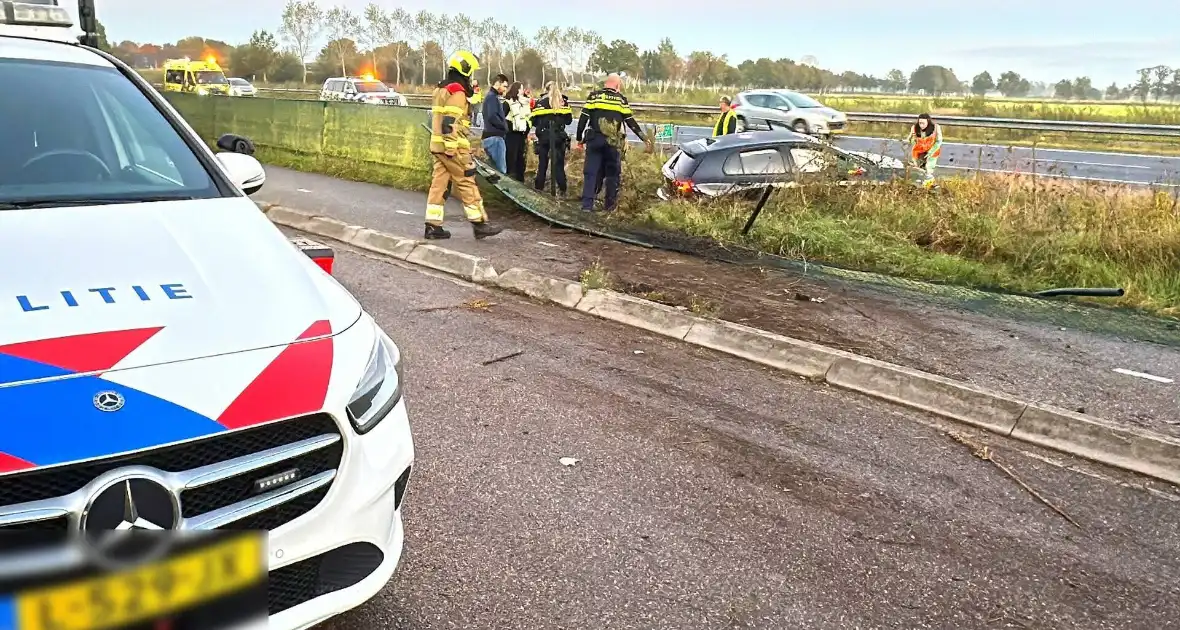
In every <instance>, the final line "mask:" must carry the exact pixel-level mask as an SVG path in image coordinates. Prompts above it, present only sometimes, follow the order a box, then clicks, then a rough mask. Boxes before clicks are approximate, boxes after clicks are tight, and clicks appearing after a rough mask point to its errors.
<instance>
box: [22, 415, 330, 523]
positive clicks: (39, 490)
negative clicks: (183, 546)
mask: <svg viewBox="0 0 1180 630" xmlns="http://www.w3.org/2000/svg"><path fill="white" fill-rule="evenodd" d="M342 457H343V442H342V436H341V434H340V429H339V427H338V426H337V424H336V422H335V421H334V420H333V419H332V417H331V416H329V415H328V414H322V413H321V414H313V415H308V416H302V417H298V418H292V419H290V420H283V421H279V422H273V423H269V424H266V425H262V426H259V427H253V428H249V429H242V430H237V431H232V432H227V433H221V434H217V435H213V436H210V437H206V438H201V439H198V440H192V441H189V442H184V443H181V444H175V445H172V446H165V447H161V448H156V449H152V450H149V451H143V452H139V453H134V454H129V455H121V456H116V457H110V458H107V459H103V460H97V461H92V462H86V463H82V464H72V465H66V466H60V467H54V468H49V469H45V470H32V471H29V472H26V473H18V474H14V475H10V476H6V477H0V533H9V532H44V533H47V534H49V533H54V532H59V533H62V534H64V533H65V532H66V531H67V530H68V526H69V524H70V522H72V521H74V520H75V519H77V518H78V513H79V512H80V510H81V509H82V508H83V507H84V506H85V502H86V500H87V498H88V497H87V496H86V494H85V493H84V492H83V491H82V490H83V488H84V487H85V486H86V485H87V484H89V483H90V482H91V481H93V480H94V479H95V478H97V477H98V476H100V475H102V474H104V473H107V472H110V471H113V470H117V469H120V468H125V467H129V466H138V467H149V468H154V469H156V470H159V471H163V472H165V473H171V475H170V479H172V480H173V485H174V490H175V491H177V492H179V494H180V502H181V506H182V515H183V517H184V518H185V522H184V527H186V528H190V529H265V530H272V529H275V528H277V527H279V526H281V525H283V524H285V523H288V522H290V521H291V520H294V519H296V518H298V517H300V516H302V515H304V514H306V513H307V512H309V511H310V510H311V509H313V508H314V507H315V506H316V505H318V504H319V502H320V501H322V500H323V498H324V496H326V495H327V492H328V489H329V487H330V486H331V484H332V482H333V481H334V479H335V475H336V469H337V468H338V467H339V465H340V461H341V459H342ZM289 471H297V476H296V478H295V479H294V480H293V481H291V482H290V483H288V484H287V485H285V486H281V487H278V488H276V489H273V490H269V491H266V492H261V493H260V492H257V491H256V490H255V487H254V483H255V480H258V479H264V478H267V477H270V476H273V475H279V474H282V473H285V472H289Z"/></svg>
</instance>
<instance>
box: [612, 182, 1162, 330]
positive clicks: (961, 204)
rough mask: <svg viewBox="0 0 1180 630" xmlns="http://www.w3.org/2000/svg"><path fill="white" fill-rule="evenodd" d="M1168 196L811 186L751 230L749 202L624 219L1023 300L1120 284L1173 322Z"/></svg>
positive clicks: (1130, 297) (1013, 187)
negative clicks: (1014, 294) (745, 229)
mask: <svg viewBox="0 0 1180 630" xmlns="http://www.w3.org/2000/svg"><path fill="white" fill-rule="evenodd" d="M1176 195H1177V192H1175V190H1174V189H1173V190H1172V191H1163V190H1156V191H1153V190H1146V189H1136V188H1131V187H1123V186H1111V185H1101V184H1091V183H1078V182H1074V181H1065V180H1044V179H1035V178H1030V177H1027V176H1009V175H1003V176H1001V175H990V174H979V175H975V176H970V177H965V178H956V179H949V180H945V181H943V186H942V192H941V193H929V192H926V191H923V190H921V189H919V188H916V187H914V186H912V185H909V184H905V183H902V182H898V183H896V184H893V185H886V186H875V187H859V188H858V187H847V186H836V185H831V184H823V183H816V184H811V185H806V186H803V187H801V188H797V189H792V190H784V191H779V192H776V193H775V196H773V197H772V200H771V203H770V204H768V206H767V208H766V209H765V210H764V211H763V213H762V215H761V216H760V217H759V219H758V222H757V223H756V224H755V227H754V229H753V230H751V232H750V233H749V234H748V235H746V236H742V235H741V228H742V226H743V225H744V223H745V221H746V219H747V218H748V217H749V214H750V212H751V210H752V204H750V203H743V202H733V201H718V202H713V203H694V202H674V203H648V204H643V205H642V206H641V207H639V206H634V205H633V206H629V207H624V208H623V209H622V213H623V214H624V215H625V217H626V220H627V221H630V222H635V223H642V224H648V225H655V226H659V227H662V228H664V229H668V230H674V231H677V232H683V233H687V234H691V235H695V236H706V237H710V238H712V239H714V240H716V241H718V242H723V243H724V242H734V243H742V244H745V245H747V246H752V247H755V248H757V249H760V250H762V251H766V252H770V253H773V254H777V255H781V256H785V257H789V258H794V259H804V260H814V261H819V262H824V263H828V264H834V265H838V266H842V267H848V268H853V269H860V270H865V271H874V272H881V273H886V274H891V275H897V276H903V277H908V278H914V279H919V280H926V281H932V282H942V283H950V284H958V285H966V286H975V287H983V288H994V289H1002V290H1009V291H1021V292H1029V291H1036V290H1042V289H1048V288H1061V287H1121V288H1123V289H1125V290H1126V296H1125V297H1123V298H1121V299H1120V300H1119V303H1121V304H1122V305H1126V306H1135V307H1140V308H1143V309H1145V310H1149V311H1152V312H1156V313H1159V314H1165V315H1173V316H1175V315H1180V274H1178V273H1177V270H1178V269H1180V200H1178V198H1177V196H1176Z"/></svg>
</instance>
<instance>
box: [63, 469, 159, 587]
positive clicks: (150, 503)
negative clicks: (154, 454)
mask: <svg viewBox="0 0 1180 630" xmlns="http://www.w3.org/2000/svg"><path fill="white" fill-rule="evenodd" d="M180 517H181V513H180V499H179V497H177V495H176V493H174V492H173V491H172V490H170V489H169V488H168V487H167V486H165V485H164V484H163V483H162V482H161V481H159V480H156V479H153V478H151V477H149V476H147V474H146V473H145V474H143V475H141V474H137V473H135V474H127V475H123V476H121V477H118V478H116V479H114V480H112V481H110V482H108V483H106V484H104V485H103V486H101V487H100V488H99V489H98V490H97V491H96V492H95V493H94V494H93V495H91V497H90V501H89V503H88V504H87V506H86V509H85V511H83V512H82V516H81V518H80V519H79V521H78V526H79V529H80V530H81V533H82V542H83V544H84V546H85V547H86V548H87V550H89V551H90V552H91V554H92V556H93V559H94V560H95V561H96V562H97V563H98V564H99V565H100V566H102V567H104V568H109V569H114V568H118V567H123V566H127V565H131V564H138V563H141V562H147V561H151V560H153V559H156V558H158V557H160V556H161V555H163V554H164V553H165V552H166V551H167V549H168V547H169V546H170V543H171V541H170V537H171V535H172V534H171V533H170V530H175V529H177V528H178V527H179V526H180Z"/></svg>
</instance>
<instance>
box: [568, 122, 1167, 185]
mask: <svg viewBox="0 0 1180 630" xmlns="http://www.w3.org/2000/svg"><path fill="white" fill-rule="evenodd" d="M854 124H855V123H854ZM899 130H900V131H899V133H898V135H899V136H901V135H904V129H903V128H902V127H901V126H899ZM572 131H576V129H574V127H571V132H572ZM628 133H629V134H630V132H628ZM630 135H631V139H632V141H634V142H638V138H636V137H634V135H633V134H630ZM712 135H713V130H712V129H711V128H709V127H681V126H677V127H676V135H675V137H674V139H673V142H674V143H684V142H690V141H692V140H696V139H698V138H707V137H710V136H712ZM835 143H836V146H839V147H841V148H843V149H846V150H849V151H869V152H872V153H883V154H885V155H889V156H892V157H895V158H897V159H899V160H903V161H908V160H909V148H908V147H907V146H906V145H905V143H903V142H901V141H899V140H890V139H886V138H866V137H861V136H840V137H837V138H836V139H835ZM939 170H940V171H942V172H943V173H944V174H945V175H953V174H956V173H958V174H961V173H963V172H965V171H983V172H996V173H1036V174H1039V175H1043V176H1046V177H1062V178H1070V179H1080V180H1086V181H1099V182H1112V183H1113V182H1125V183H1135V184H1161V185H1167V186H1174V185H1176V184H1177V183H1178V182H1180V157H1164V156H1158V155H1142V154H1131V153H1099V152H1093V151H1075V150H1069V149H1041V148H1038V149H1036V150H1035V151H1034V150H1033V149H1030V148H1026V147H1006V146H996V145H986V144H958V143H953V142H948V143H944V144H943V149H942V158H941V159H940V160H939Z"/></svg>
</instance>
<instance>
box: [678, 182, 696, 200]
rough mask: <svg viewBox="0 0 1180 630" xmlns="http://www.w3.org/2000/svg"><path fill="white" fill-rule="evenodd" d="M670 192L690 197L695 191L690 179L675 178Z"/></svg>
mask: <svg viewBox="0 0 1180 630" xmlns="http://www.w3.org/2000/svg"><path fill="white" fill-rule="evenodd" d="M672 192H674V193H676V194H677V195H678V196H680V197H692V196H693V195H694V194H695V193H696V189H694V188H693V185H692V180H691V179H677V180H675V181H673V182H672Z"/></svg>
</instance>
